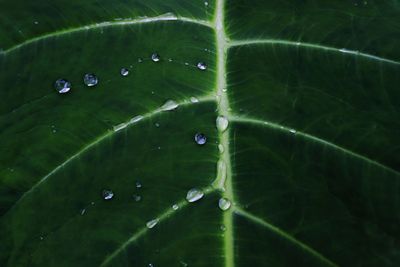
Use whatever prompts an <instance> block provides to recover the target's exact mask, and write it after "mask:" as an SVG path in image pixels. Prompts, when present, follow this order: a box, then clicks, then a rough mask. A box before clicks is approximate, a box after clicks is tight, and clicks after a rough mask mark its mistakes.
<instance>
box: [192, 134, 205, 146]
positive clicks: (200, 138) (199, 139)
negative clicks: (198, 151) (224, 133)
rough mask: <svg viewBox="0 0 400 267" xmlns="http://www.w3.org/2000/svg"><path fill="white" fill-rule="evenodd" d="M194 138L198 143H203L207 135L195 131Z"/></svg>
mask: <svg viewBox="0 0 400 267" xmlns="http://www.w3.org/2000/svg"><path fill="white" fill-rule="evenodd" d="M194 140H195V141H196V143H197V144H198V145H204V144H205V143H206V142H207V137H206V136H205V135H204V134H202V133H197V134H196V135H195V136H194Z"/></svg>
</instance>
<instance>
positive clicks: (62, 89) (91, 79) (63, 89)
mask: <svg viewBox="0 0 400 267" xmlns="http://www.w3.org/2000/svg"><path fill="white" fill-rule="evenodd" d="M150 58H151V61H153V62H160V60H161V56H160V55H159V54H158V53H153V54H151V56H150ZM168 61H169V62H172V61H173V60H172V59H171V58H170V59H168ZM142 62H143V59H142V58H138V63H142ZM185 65H189V63H185ZM131 67H132V66H131ZM197 68H198V69H199V70H201V71H205V70H206V69H207V65H206V63H204V62H198V63H197ZM120 74H121V76H123V77H126V76H128V75H129V69H128V68H125V67H123V68H121V69H120ZM83 83H84V84H85V85H86V86H88V87H93V86H96V85H97V84H98V83H99V78H98V77H97V76H96V75H95V74H93V73H86V74H85V75H84V76H83ZM54 88H55V89H56V91H57V92H58V93H60V94H65V93H68V92H69V91H71V82H70V81H68V80H67V79H64V78H60V79H58V80H56V81H55V82H54Z"/></svg>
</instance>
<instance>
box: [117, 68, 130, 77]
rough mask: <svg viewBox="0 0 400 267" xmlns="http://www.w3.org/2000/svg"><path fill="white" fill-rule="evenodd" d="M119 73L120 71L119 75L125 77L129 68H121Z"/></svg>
mask: <svg viewBox="0 0 400 267" xmlns="http://www.w3.org/2000/svg"><path fill="white" fill-rule="evenodd" d="M119 73H121V75H122V76H124V77H125V76H128V74H129V70H128V69H127V68H122V69H121V70H120V72H119Z"/></svg>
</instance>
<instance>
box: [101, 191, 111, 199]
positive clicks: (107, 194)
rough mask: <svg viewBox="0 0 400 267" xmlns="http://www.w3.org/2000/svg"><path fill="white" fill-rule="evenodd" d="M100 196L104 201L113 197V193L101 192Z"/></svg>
mask: <svg viewBox="0 0 400 267" xmlns="http://www.w3.org/2000/svg"><path fill="white" fill-rule="evenodd" d="M102 195H103V199H105V200H110V199H112V198H113V197H114V193H113V191H111V190H103V192H102Z"/></svg>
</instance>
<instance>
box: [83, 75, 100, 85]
mask: <svg viewBox="0 0 400 267" xmlns="http://www.w3.org/2000/svg"><path fill="white" fill-rule="evenodd" d="M83 82H84V84H85V85H86V86H88V87H93V86H95V85H97V83H98V82H99V79H98V78H97V76H96V75H94V74H93V73H87V74H85V76H83Z"/></svg>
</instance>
